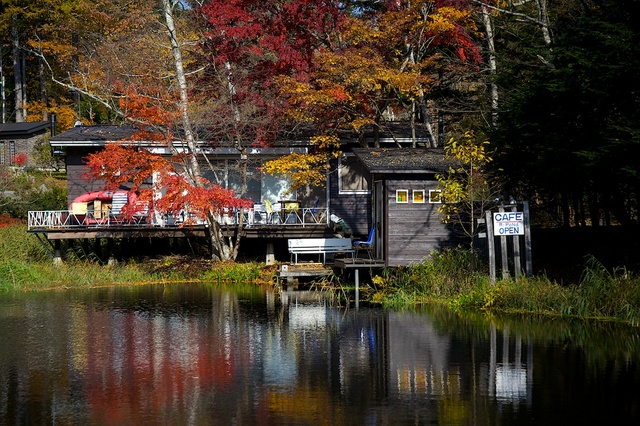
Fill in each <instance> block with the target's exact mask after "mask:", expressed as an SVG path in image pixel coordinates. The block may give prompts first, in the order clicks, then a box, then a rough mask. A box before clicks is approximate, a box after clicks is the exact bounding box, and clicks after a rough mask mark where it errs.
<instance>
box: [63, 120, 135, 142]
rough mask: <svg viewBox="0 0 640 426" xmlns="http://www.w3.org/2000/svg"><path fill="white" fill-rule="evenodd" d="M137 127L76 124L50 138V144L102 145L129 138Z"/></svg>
mask: <svg viewBox="0 0 640 426" xmlns="http://www.w3.org/2000/svg"><path fill="white" fill-rule="evenodd" d="M137 131H138V130H137V128H136V127H135V126H131V125H122V124H101V125H96V126H76V127H72V128H71V129H69V130H67V131H66V132H64V133H60V134H59V135H56V136H54V137H52V138H51V141H50V142H51V145H54V146H56V145H60V146H62V145H68V144H70V143H73V144H76V145H79V146H84V145H104V143H105V142H114V141H120V140H125V139H128V138H130V137H131V136H132V135H134V134H135V133H136V132H137Z"/></svg>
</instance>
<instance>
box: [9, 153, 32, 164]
mask: <svg viewBox="0 0 640 426" xmlns="http://www.w3.org/2000/svg"><path fill="white" fill-rule="evenodd" d="M28 159H29V157H27V154H25V153H22V154H18V155H16V156H15V157H13V163H14V164H17V165H19V166H20V165H22V164H25V163H26V162H27V160H28Z"/></svg>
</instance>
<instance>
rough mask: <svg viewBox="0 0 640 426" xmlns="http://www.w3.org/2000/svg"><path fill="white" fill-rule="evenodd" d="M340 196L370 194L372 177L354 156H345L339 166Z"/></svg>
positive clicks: (341, 158)
mask: <svg viewBox="0 0 640 426" xmlns="http://www.w3.org/2000/svg"><path fill="white" fill-rule="evenodd" d="M338 177H339V179H338V189H339V192H340V194H368V193H369V182H370V180H371V175H370V174H369V172H367V170H366V169H365V168H364V165H363V164H362V163H361V162H359V161H358V159H357V158H356V156H355V155H353V154H344V155H342V156H341V157H340V164H339V165H338Z"/></svg>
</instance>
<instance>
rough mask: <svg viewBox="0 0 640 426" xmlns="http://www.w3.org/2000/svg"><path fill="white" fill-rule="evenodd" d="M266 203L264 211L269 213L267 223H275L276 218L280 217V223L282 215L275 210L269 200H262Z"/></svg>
mask: <svg viewBox="0 0 640 426" xmlns="http://www.w3.org/2000/svg"><path fill="white" fill-rule="evenodd" d="M262 201H263V202H264V209H265V211H266V213H267V223H274V220H275V218H276V216H277V217H278V222H279V221H280V220H279V219H280V214H279V213H278V212H277V211H275V210H274V209H273V205H272V204H271V201H269V200H266V199H265V200H262Z"/></svg>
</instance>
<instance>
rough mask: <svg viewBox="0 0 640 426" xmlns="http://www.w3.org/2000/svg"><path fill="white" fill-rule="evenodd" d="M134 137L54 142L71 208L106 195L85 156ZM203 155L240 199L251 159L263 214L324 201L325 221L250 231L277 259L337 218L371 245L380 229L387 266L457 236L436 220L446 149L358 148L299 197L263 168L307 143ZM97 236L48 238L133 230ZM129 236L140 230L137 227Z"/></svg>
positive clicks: (331, 227) (81, 130)
mask: <svg viewBox="0 0 640 426" xmlns="http://www.w3.org/2000/svg"><path fill="white" fill-rule="evenodd" d="M133 133H135V128H133V127H131V126H111V125H107V126H78V127H75V128H73V129H71V130H69V131H67V132H64V133H62V134H60V135H58V136H55V137H53V138H52V139H51V145H52V147H53V148H54V149H56V150H64V152H65V162H66V168H67V179H68V180H67V185H68V201H69V203H70V204H71V202H72V201H73V200H74V199H76V198H77V197H78V196H81V195H82V194H86V193H89V192H93V191H99V190H101V189H102V182H99V181H87V180H85V179H84V178H83V177H82V174H83V173H84V172H85V171H86V170H87V169H86V165H85V157H86V156H87V155H88V154H89V153H91V152H95V151H98V150H100V149H102V148H103V147H104V146H105V144H107V143H109V142H113V141H120V140H125V139H128V138H130V137H131V135H132V134H133ZM136 144H137V145H138V146H141V147H147V148H148V149H151V150H152V151H153V152H157V153H159V154H166V155H168V154H169V152H168V150H167V149H166V148H163V147H161V146H157V145H153V144H151V143H144V142H136ZM202 149H203V152H204V153H206V155H207V157H208V159H209V161H211V163H212V164H214V166H215V172H207V173H206V174H205V176H206V177H207V178H208V179H209V180H210V181H212V182H215V183H218V184H220V185H221V186H223V187H225V188H230V189H234V190H236V192H238V193H239V189H240V182H241V174H240V172H239V169H238V168H237V165H238V164H239V162H240V160H241V156H243V155H246V156H247V157H246V160H247V161H248V162H249V165H250V166H249V167H247V191H246V194H245V198H247V199H250V200H252V201H253V202H254V203H255V207H256V210H257V211H258V210H261V209H263V208H264V205H263V200H265V199H266V200H269V201H270V202H271V203H272V204H277V203H278V202H279V201H281V200H285V199H296V200H297V201H298V202H299V204H300V207H302V208H303V209H311V208H312V206H313V205H314V203H316V202H317V203H316V206H317V207H318V209H319V210H320V211H322V212H324V214H323V215H322V220H321V221H319V222H320V223H305V224H304V226H288V225H289V223H280V224H274V223H262V222H257V221H256V223H251V226H248V227H245V229H244V233H245V234H244V235H245V237H246V238H249V239H254V242H255V243H254V242H252V243H251V245H252V246H254V247H255V246H256V245H261V244H264V247H265V250H266V245H267V242H269V243H270V244H273V245H274V246H276V257H282V259H280V258H278V260H288V255H287V253H286V244H287V243H286V240H287V239H288V238H322V237H330V236H333V234H334V231H335V230H336V228H335V224H334V223H333V222H332V221H331V220H330V218H331V217H333V218H334V220H335V219H336V218H340V219H342V223H344V225H346V227H347V231H346V234H347V235H346V236H347V237H348V236H351V237H355V238H365V239H366V237H367V235H368V233H369V231H370V229H371V228H372V226H375V227H376V233H375V244H374V249H375V255H376V256H375V257H376V258H377V259H380V260H383V261H384V264H385V265H386V266H398V265H406V264H408V263H411V262H417V261H420V260H422V259H423V258H424V257H425V256H427V255H428V254H429V253H430V252H431V251H432V250H433V249H436V248H439V247H441V246H443V245H446V244H448V241H449V237H450V235H449V233H448V230H447V229H446V228H445V227H444V226H443V225H442V224H441V222H440V220H439V218H438V215H437V214H436V208H437V204H436V202H437V201H438V200H437V197H436V196H435V195H434V194H435V193H434V191H435V188H436V184H437V182H436V181H435V174H436V173H438V172H443V171H446V169H447V167H446V164H445V161H444V156H443V153H442V150H440V149H434V150H429V149H425V148H415V149H414V148H375V149H373V148H371V149H368V148H353V147H350V146H349V145H348V144H345V146H344V151H345V154H343V156H342V157H341V158H339V159H338V160H336V162H335V163H334V164H333V165H332V167H331V170H332V171H330V172H329V173H328V174H327V186H326V188H311V187H307V188H304V189H300V190H298V191H297V192H296V193H295V194H286V191H287V189H288V186H289V182H288V181H287V179H286V178H281V177H275V176H270V175H267V174H264V173H261V172H260V170H259V168H260V166H261V165H262V164H264V162H265V161H268V160H270V159H273V158H277V157H279V156H282V155H285V154H289V153H293V152H296V153H305V152H307V150H308V145H307V144H306V143H305V142H304V141H301V142H298V143H291V142H290V141H289V142H288V143H287V144H286V145H284V144H283V145H275V146H272V147H264V148H247V149H246V151H245V152H244V153H240V152H239V151H238V150H237V149H235V148H228V147H213V146H204V145H203V146H202ZM203 170H205V168H203ZM149 184H151V182H149ZM252 213H253V212H252ZM307 213H309V210H307ZM252 220H253V216H252ZM283 222H285V221H283ZM94 228H95V227H94ZM35 231H37V230H35ZM76 231H77V230H76ZM94 231H95V233H96V235H93V236H92V235H91V234H89V233H87V230H83V232H81V233H80V232H76V233H74V232H73V231H72V230H67V231H62V230H57V231H56V232H45V233H47V237H48V238H49V239H65V238H91V237H94V238H95V237H97V236H98V235H99V236H100V237H104V238H117V237H122V236H123V235H127V232H128V231H127V230H123V229H119V230H118V232H115V230H113V232H112V233H109V232H107V230H105V229H102V230H97V229H94ZM98 232H99V233H98ZM129 232H130V233H131V232H133V229H131V230H130V231H129ZM135 232H138V233H139V234H138V235H140V236H147V237H154V236H158V237H159V236H165V237H166V236H171V235H173V236H180V235H186V234H185V233H184V232H183V231H181V230H178V229H176V230H174V232H173V233H171V232H170V230H169V229H167V227H163V229H158V228H157V227H154V229H150V230H141V229H136V231H135ZM152 232H155V233H157V235H155V234H154V233H152ZM130 235H132V234H130ZM192 235H196V233H193V234H192ZM248 245H249V244H245V246H248ZM285 256H286V257H285Z"/></svg>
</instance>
